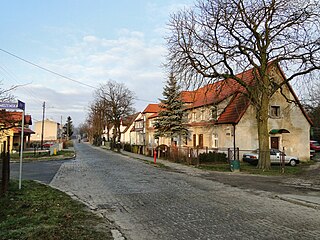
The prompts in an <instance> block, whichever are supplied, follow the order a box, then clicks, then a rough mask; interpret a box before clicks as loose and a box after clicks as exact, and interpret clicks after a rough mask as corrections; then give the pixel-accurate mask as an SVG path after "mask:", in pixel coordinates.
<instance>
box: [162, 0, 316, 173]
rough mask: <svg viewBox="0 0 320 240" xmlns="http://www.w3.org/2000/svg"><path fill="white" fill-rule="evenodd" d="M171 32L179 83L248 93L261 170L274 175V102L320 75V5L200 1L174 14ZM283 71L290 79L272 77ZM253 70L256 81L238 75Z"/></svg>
mask: <svg viewBox="0 0 320 240" xmlns="http://www.w3.org/2000/svg"><path fill="white" fill-rule="evenodd" d="M169 27H170V29H171V34H170V36H169V37H168V38H167V43H168V53H169V54H168V61H167V66H168V68H169V69H170V70H171V71H173V72H174V73H175V75H176V76H177V77H179V79H181V80H183V81H185V83H186V84H187V85H194V84H197V85H198V84H202V83H213V82H216V81H219V80H221V79H233V81H235V82H236V83H237V84H239V85H240V86H242V87H243V88H244V89H246V92H245V94H246V95H247V97H248V98H249V99H250V101H251V103H252V105H253V106H254V107H255V110H256V119H257V126H258V137H259V138H258V139H259V149H260V151H259V155H260V156H259V163H258V168H260V169H263V170H265V169H269V168H270V166H271V162H270V153H269V147H270V146H269V129H268V118H269V101H270V98H271V96H272V95H273V94H274V93H275V92H277V91H278V92H281V89H282V87H284V86H285V85H286V84H287V83H288V82H289V81H291V80H292V79H297V78H298V77H300V78H301V76H304V75H308V74H309V73H311V72H314V71H317V70H319V69H320V60H319V59H320V46H319V36H320V31H319V29H320V7H319V1H310V0H301V1H295V0H255V1H253V0H230V1H227V0H198V1H197V3H196V5H195V6H194V7H193V8H191V9H184V10H182V11H180V12H178V13H176V14H173V15H172V17H171V19H170V23H169ZM278 65H280V66H281V67H282V68H283V69H284V70H287V71H286V74H288V76H287V78H285V79H280V78H279V77H274V75H272V73H271V72H270V69H275V68H276V67H277V66H278ZM249 69H253V71H252V73H253V77H254V80H253V82H250V83H247V82H245V81H244V80H245V79H243V78H242V77H241V76H239V75H238V73H240V72H243V71H245V70H249ZM253 83H254V84H253ZM288 100H289V99H288Z"/></svg>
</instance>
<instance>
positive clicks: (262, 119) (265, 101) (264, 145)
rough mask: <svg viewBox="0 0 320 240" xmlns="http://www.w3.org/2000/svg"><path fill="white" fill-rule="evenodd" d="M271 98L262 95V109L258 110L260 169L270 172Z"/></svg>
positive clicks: (265, 94) (264, 94)
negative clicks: (269, 126)
mask: <svg viewBox="0 0 320 240" xmlns="http://www.w3.org/2000/svg"><path fill="white" fill-rule="evenodd" d="M268 118H269V97H268V94H267V93H262V96H261V102H260V108H259V109H258V108H257V122H258V139H259V162H258V168H259V169H262V170H268V169H270V168H271V162H270V146H269V130H268Z"/></svg>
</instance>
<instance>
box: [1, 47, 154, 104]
mask: <svg viewBox="0 0 320 240" xmlns="http://www.w3.org/2000/svg"><path fill="white" fill-rule="evenodd" d="M0 51H2V52H4V53H6V54H8V55H10V56H12V57H15V58H17V59H19V60H21V61H23V62H25V63H28V64H30V65H32V66H34V67H37V68H39V69H42V70H44V71H46V72H49V73H51V74H54V75H56V76H59V77H61V78H64V79H67V80H69V81H72V82H75V83H78V84H81V85H83V86H86V87H89V88H92V89H95V90H98V89H99V88H97V87H94V86H92V85H89V84H86V83H83V82H80V81H78V80H75V79H72V78H70V77H67V76H64V75H62V74H60V73H57V72H55V71H52V70H50V69H48V68H45V67H42V66H40V65H38V64H36V63H33V62H31V61H29V60H27V59H24V58H22V57H19V56H18V55H16V54H13V53H11V52H8V51H6V50H4V49H2V48H0ZM134 99H135V100H137V101H142V102H149V103H154V101H150V100H145V99H140V98H134Z"/></svg>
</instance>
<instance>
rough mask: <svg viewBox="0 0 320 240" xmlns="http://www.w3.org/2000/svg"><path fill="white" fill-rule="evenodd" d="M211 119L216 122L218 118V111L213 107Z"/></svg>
mask: <svg viewBox="0 0 320 240" xmlns="http://www.w3.org/2000/svg"><path fill="white" fill-rule="evenodd" d="M211 118H212V119H213V120H217V118H218V109H217V107H216V106H213V107H212V109H211Z"/></svg>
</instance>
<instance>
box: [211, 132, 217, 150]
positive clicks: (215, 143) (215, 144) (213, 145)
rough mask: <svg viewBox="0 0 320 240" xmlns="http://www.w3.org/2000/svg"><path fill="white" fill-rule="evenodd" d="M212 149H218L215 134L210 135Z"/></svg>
mask: <svg viewBox="0 0 320 240" xmlns="http://www.w3.org/2000/svg"><path fill="white" fill-rule="evenodd" d="M212 147H213V148H218V134H216V133H214V134H213V135H212Z"/></svg>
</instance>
